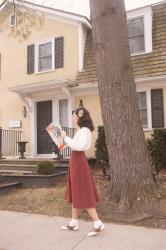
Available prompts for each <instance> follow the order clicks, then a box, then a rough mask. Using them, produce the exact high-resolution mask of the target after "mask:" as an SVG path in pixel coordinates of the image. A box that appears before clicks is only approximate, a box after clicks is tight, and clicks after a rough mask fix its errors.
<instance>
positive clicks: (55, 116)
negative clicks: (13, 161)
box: [31, 94, 72, 157]
mask: <svg viewBox="0 0 166 250" xmlns="http://www.w3.org/2000/svg"><path fill="white" fill-rule="evenodd" d="M63 99H67V100H68V124H69V127H71V128H72V110H71V107H70V103H71V102H70V98H68V97H66V96H64V95H63V94H62V95H58V96H57V97H56V98H55V97H53V98H50V96H49V95H48V96H45V97H43V98H36V99H31V106H32V115H31V142H32V143H31V156H32V157H39V156H41V154H37V126H36V125H37V108H36V107H37V102H40V101H47V100H50V101H52V121H53V122H59V100H63ZM43 156H45V157H46V155H45V154H43ZM49 156H50V157H51V154H50V155H49Z"/></svg>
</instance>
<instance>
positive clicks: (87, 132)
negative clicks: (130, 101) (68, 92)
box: [61, 108, 104, 236]
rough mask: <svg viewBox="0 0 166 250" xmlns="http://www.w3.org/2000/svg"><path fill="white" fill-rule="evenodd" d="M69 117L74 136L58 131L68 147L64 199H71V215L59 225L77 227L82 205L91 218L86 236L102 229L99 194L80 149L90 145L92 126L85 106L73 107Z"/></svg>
mask: <svg viewBox="0 0 166 250" xmlns="http://www.w3.org/2000/svg"><path fill="white" fill-rule="evenodd" d="M72 118H73V122H74V123H75V124H76V125H78V127H79V129H78V131H77V132H76V134H75V136H74V138H73V139H71V138H70V137H68V136H66V133H65V132H64V131H62V134H61V135H62V137H63V138H64V140H65V142H66V144H67V145H68V146H69V147H70V148H71V149H72V154H71V158H70V161H69V170H68V182H67V189H66V192H65V200H67V201H68V202H70V203H72V219H71V220H70V222H69V224H68V225H67V226H63V227H62V229H64V230H74V231H76V230H78V229H79V227H78V217H79V210H80V209H86V210H87V212H88V213H89V215H90V216H91V218H92V220H93V222H94V230H93V231H92V232H89V233H88V234H87V236H94V235H97V233H98V232H100V231H101V230H103V229H104V225H103V223H102V222H101V220H100V219H99V217H98V214H97V211H96V203H97V202H98V201H99V196H98V193H97V191H96V187H95V184H94V181H93V177H92V174H91V170H90V168H89V165H88V162H87V159H86V156H85V152H84V151H86V150H88V149H89V148H90V146H91V141H92V136H91V132H92V131H93V130H94V126H93V122H92V119H91V117H90V114H89V112H88V111H87V110H86V109H85V108H78V109H76V110H74V111H73V117H72Z"/></svg>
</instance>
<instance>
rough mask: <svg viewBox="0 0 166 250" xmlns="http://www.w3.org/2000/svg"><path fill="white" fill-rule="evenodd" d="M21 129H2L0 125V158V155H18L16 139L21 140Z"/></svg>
mask: <svg viewBox="0 0 166 250" xmlns="http://www.w3.org/2000/svg"><path fill="white" fill-rule="evenodd" d="M21 137H22V131H15V130H9V129H2V128H1V127H0V158H2V156H15V155H18V154H19V152H18V144H17V142H18V141H21Z"/></svg>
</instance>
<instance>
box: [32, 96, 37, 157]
mask: <svg viewBox="0 0 166 250" xmlns="http://www.w3.org/2000/svg"><path fill="white" fill-rule="evenodd" d="M31 107H32V113H31V156H32V157H36V155H37V126H36V124H37V115H36V114H37V110H36V102H35V101H34V100H32V99H31Z"/></svg>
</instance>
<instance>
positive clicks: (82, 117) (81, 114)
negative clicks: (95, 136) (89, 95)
mask: <svg viewBox="0 0 166 250" xmlns="http://www.w3.org/2000/svg"><path fill="white" fill-rule="evenodd" d="M73 113H75V114H76V115H77V116H78V122H77V125H78V126H79V127H80V128H82V127H86V128H89V129H90V131H91V132H92V131H93V130H94V126H93V121H92V118H91V116H90V114H89V112H88V110H87V109H85V108H77V109H75V110H73V111H72V114H73Z"/></svg>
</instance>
